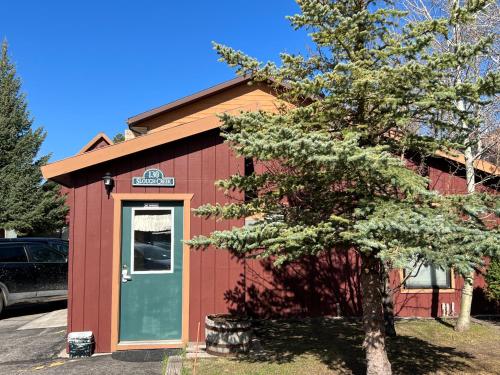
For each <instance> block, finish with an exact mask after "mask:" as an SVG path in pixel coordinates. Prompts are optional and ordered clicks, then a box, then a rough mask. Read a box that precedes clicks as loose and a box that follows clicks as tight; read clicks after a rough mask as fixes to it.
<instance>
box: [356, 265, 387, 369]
mask: <svg viewBox="0 0 500 375" xmlns="http://www.w3.org/2000/svg"><path fill="white" fill-rule="evenodd" d="M362 260H363V264H362V269H361V290H362V291H363V292H362V293H363V296H362V306H363V328H364V331H365V340H364V342H363V347H364V348H365V353H366V374H367V375H390V374H392V370H391V363H390V362H389V359H388V358H387V352H386V349H385V327H384V315H383V311H382V310H383V308H382V293H381V292H382V282H381V281H382V278H381V272H383V270H382V265H381V263H380V261H379V260H378V259H376V258H375V257H373V256H366V255H362Z"/></svg>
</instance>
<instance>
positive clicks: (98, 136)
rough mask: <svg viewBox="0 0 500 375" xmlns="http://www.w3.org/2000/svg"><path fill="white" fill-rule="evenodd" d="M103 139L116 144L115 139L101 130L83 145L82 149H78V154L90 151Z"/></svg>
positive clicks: (109, 143)
mask: <svg viewBox="0 0 500 375" xmlns="http://www.w3.org/2000/svg"><path fill="white" fill-rule="evenodd" d="M101 139H102V140H103V141H105V142H106V143H107V144H108V145H112V144H114V143H113V141H112V140H111V139H110V138H109V137H108V136H107V135H106V134H105V133H102V132H101V133H98V134H96V135H95V136H94V138H92V139H91V140H90V141H89V142H88V143H87V144H86V145H85V146H83V147H82V149H81V150H80V151H78V153H77V155H80V154H83V153H84V152H88V151H89V150H90V148H91V147H92V146H93V145H95V144H96V143H97V142H98V141H100V140H101Z"/></svg>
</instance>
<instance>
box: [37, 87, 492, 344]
mask: <svg viewBox="0 0 500 375" xmlns="http://www.w3.org/2000/svg"><path fill="white" fill-rule="evenodd" d="M247 81H248V80H247V79H243V78H236V79H233V80H231V81H229V82H226V83H223V84H220V85H218V86H215V87H213V88H210V89H208V90H204V91H202V92H199V93H197V94H195V95H192V96H189V97H187V98H183V99H180V100H177V101H175V102H173V103H170V104H167V105H164V106H162V107H159V108H156V109H153V110H151V111H148V112H145V113H142V114H139V115H137V116H134V117H132V118H130V119H129V120H128V124H129V128H130V131H131V132H130V133H131V134H132V137H131V139H127V140H126V141H124V142H121V143H117V144H112V142H111V141H109V139H107V138H104V137H102V136H99V137H97V138H95V139H94V140H92V141H91V142H89V144H88V145H87V146H86V147H84V149H83V150H82V152H80V153H79V154H78V155H75V156H73V157H70V158H67V159H64V160H61V161H57V162H54V163H52V164H49V165H47V166H45V167H43V174H44V177H45V178H47V179H50V180H53V181H56V182H58V183H60V184H62V185H63V186H65V187H66V189H67V192H68V204H69V206H70V208H71V210H70V249H71V250H70V255H69V277H68V294H69V303H68V330H69V332H73V331H87V330H89V331H92V332H93V333H94V335H95V338H96V351H97V352H110V351H116V350H125V349H141V348H144V349H145V348H166V347H181V346H182V345H183V344H184V343H186V342H188V341H194V340H195V339H196V333H197V326H198V323H201V324H203V322H204V318H205V316H206V315H207V314H209V313H216V312H226V311H228V310H229V311H241V310H242V309H243V308H245V309H246V311H247V312H250V313H252V314H256V315H260V316H282V317H283V316H284V317H286V316H311V315H359V314H360V308H361V307H360V301H359V296H360V290H359V283H358V270H359V267H358V264H359V259H358V258H357V257H356V254H355V253H354V252H351V251H345V252H342V251H335V252H332V253H331V254H327V253H325V254H323V255H322V256H321V257H319V258H318V257H311V258H306V259H303V260H302V261H300V262H297V263H295V264H291V265H288V266H286V267H284V268H281V269H273V268H271V266H270V264H269V263H267V262H265V261H257V260H246V261H244V260H241V259H237V258H235V257H234V256H232V255H231V254H230V253H229V252H227V251H222V250H214V249H208V250H206V251H195V250H190V249H189V248H188V247H187V246H186V245H184V244H183V243H182V240H184V239H189V238H191V237H192V236H194V235H199V234H209V233H210V232H211V231H213V230H215V229H227V228H230V227H231V226H235V225H244V223H243V221H223V222H221V221H215V220H205V219H201V218H198V217H195V216H193V215H192V214H191V211H190V210H191V208H192V207H198V206H199V205H201V204H204V203H216V202H219V203H224V202H227V201H229V200H230V199H231V198H229V197H227V196H225V195H224V194H223V193H222V192H221V191H218V190H217V189H216V188H215V186H214V182H215V181H216V180H218V179H223V178H226V177H228V176H229V175H231V174H234V173H244V172H245V166H244V162H243V160H241V159H238V158H236V157H234V155H232V153H231V151H230V150H229V148H228V146H227V145H226V144H224V143H223V139H222V138H221V137H220V135H219V119H218V117H217V114H219V113H222V112H230V113H238V112H239V111H245V110H256V109H262V110H267V111H274V110H275V109H276V108H277V105H279V103H278V99H277V98H276V96H275V95H274V94H273V91H272V89H271V88H270V87H268V86H266V85H264V84H253V85H248V82H247ZM462 164H463V160H461V158H460V157H459V156H458V157H455V156H449V155H445V154H440V155H437V156H436V157H435V158H431V159H429V160H427V161H426V168H425V170H424V171H423V173H425V174H427V175H428V176H429V178H430V180H431V185H430V188H431V189H436V190H439V191H441V192H443V193H462V192H465V179H464V177H463V168H462ZM476 167H477V170H478V171H479V172H478V173H484V174H488V175H489V176H493V180H492V181H493V182H492V183H494V182H495V181H496V183H498V178H499V177H498V176H499V171H498V170H497V169H496V167H495V166H494V165H492V164H489V163H487V162H479V163H477V165H476ZM103 178H104V180H103ZM103 181H104V182H105V183H106V184H107V186H108V187H109V189H108V190H109V193H110V194H109V195H108V191H107V189H106V188H105V184H104V182H103ZM486 188H488V187H486ZM233 198H234V197H233ZM430 274H432V275H433V277H434V279H436V280H437V281H436V283H437V284H434V285H432V286H431V285H427V284H428V281H427V279H426V278H427V276H426V275H430ZM476 282H477V284H478V286H481V285H482V284H483V281H482V279H481V278H478V280H477V281H476ZM391 283H392V285H393V286H398V285H399V284H400V283H401V272H399V271H394V272H393V274H392V278H391ZM461 286H462V281H461V279H460V278H459V277H457V276H456V275H454V274H453V272H452V271H441V270H434V269H426V270H425V271H422V274H421V275H420V274H419V277H418V278H415V279H414V280H412V281H411V283H407V284H405V285H403V286H401V287H399V288H398V292H396V294H395V302H396V313H397V314H398V315H400V316H440V315H441V314H442V313H443V311H441V309H442V304H443V303H444V304H447V306H448V312H450V311H451V310H452V306H453V307H454V309H453V310H454V312H455V313H458V309H459V306H460V288H461Z"/></svg>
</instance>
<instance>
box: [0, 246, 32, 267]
mask: <svg viewBox="0 0 500 375" xmlns="http://www.w3.org/2000/svg"><path fill="white" fill-rule="evenodd" d="M27 261H28V258H27V257H26V251H25V250H24V246H23V244H1V245H0V262H5V263H20V262H27Z"/></svg>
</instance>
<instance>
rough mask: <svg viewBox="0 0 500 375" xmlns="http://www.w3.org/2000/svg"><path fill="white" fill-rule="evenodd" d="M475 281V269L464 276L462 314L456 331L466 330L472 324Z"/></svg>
mask: <svg viewBox="0 0 500 375" xmlns="http://www.w3.org/2000/svg"><path fill="white" fill-rule="evenodd" d="M473 282H474V271H472V272H471V273H470V274H469V275H468V276H466V277H465V278H464V287H463V288H462V301H461V303H460V315H459V316H458V320H457V324H456V325H455V331H458V332H464V331H467V330H468V329H469V326H470V311H471V306H472V292H473V290H474V289H473V288H474V285H473Z"/></svg>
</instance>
